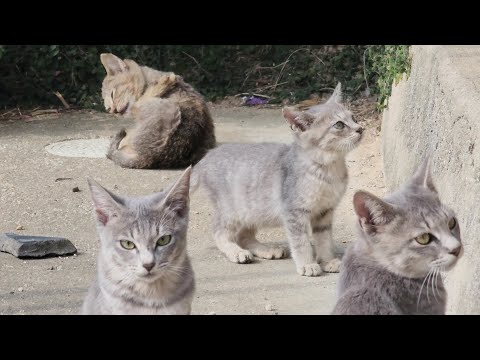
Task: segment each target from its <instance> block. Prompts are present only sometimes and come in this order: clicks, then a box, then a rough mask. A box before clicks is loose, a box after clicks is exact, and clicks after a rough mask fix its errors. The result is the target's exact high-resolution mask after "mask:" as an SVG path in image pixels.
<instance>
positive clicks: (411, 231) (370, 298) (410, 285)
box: [332, 159, 462, 315]
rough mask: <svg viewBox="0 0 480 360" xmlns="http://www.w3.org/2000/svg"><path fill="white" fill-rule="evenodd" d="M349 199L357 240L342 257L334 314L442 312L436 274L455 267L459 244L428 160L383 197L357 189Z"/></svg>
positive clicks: (442, 296)
mask: <svg viewBox="0 0 480 360" xmlns="http://www.w3.org/2000/svg"><path fill="white" fill-rule="evenodd" d="M353 203H354V208H355V212H356V213H357V216H358V218H359V223H358V234H359V235H358V236H359V238H358V240H357V241H355V242H354V243H353V244H352V245H350V247H349V248H348V249H347V252H346V254H345V256H344V259H343V262H342V266H341V270H340V281H339V283H338V300H337V304H336V306H335V309H334V310H333V313H332V314H334V315H402V314H403V315H407V314H409V315H413V314H418V315H419V314H425V315H426V314H430V315H443V314H445V306H446V301H447V294H446V291H445V288H444V286H443V282H442V278H441V277H440V276H439V273H440V271H443V270H450V269H451V268H453V267H454V266H455V264H456V263H457V260H458V259H459V257H460V256H461V251H462V243H461V239H460V227H459V224H458V221H457V219H456V218H455V214H454V212H453V211H452V210H451V209H449V208H448V207H447V206H445V205H443V204H442V203H441V202H440V200H439V197H438V193H437V191H436V189H435V187H434V185H433V182H432V179H431V176H430V172H429V160H428V159H426V160H425V161H424V162H423V163H422V164H421V166H420V167H419V169H418V170H417V172H416V173H415V175H414V176H413V177H412V178H411V179H410V180H409V181H408V182H407V183H406V184H405V185H404V186H403V187H402V188H400V189H399V190H398V191H396V192H394V193H393V194H391V195H389V196H387V197H386V198H385V199H383V200H380V199H379V198H377V197H376V196H374V195H372V194H369V193H367V192H364V191H359V192H357V193H356V194H355V196H354V199H353ZM425 282H426V286H424V285H425ZM430 282H431V287H432V291H431V294H429V284H430Z"/></svg>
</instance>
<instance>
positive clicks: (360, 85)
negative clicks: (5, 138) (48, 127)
mask: <svg viewBox="0 0 480 360" xmlns="http://www.w3.org/2000/svg"><path fill="white" fill-rule="evenodd" d="M103 52H111V53H114V54H115V55H117V56H119V57H121V58H130V59H133V60H135V61H136V62H138V63H139V64H141V65H147V66H150V67H152V68H156V69H159V70H164V71H174V72H175V73H177V74H180V75H182V76H183V77H184V79H185V80H186V81H187V82H189V83H191V84H192V85H193V86H194V87H196V88H197V89H198V90H199V91H200V92H201V93H202V94H203V95H205V97H206V98H207V99H208V100H212V101H213V100H216V99H219V98H223V97H224V96H227V95H236V94H239V93H244V92H245V93H255V94H263V95H267V96H270V97H272V102H281V101H284V100H288V101H289V102H290V103H295V102H298V101H301V100H304V99H307V98H309V97H310V96H311V95H312V94H314V93H316V94H321V93H322V92H330V91H331V90H332V89H333V88H334V87H335V85H336V83H337V82H338V81H341V82H342V85H343V89H344V92H345V93H346V95H347V96H351V97H356V96H358V95H360V94H361V93H362V91H364V90H365V89H367V88H368V89H369V90H371V91H372V92H373V93H375V94H378V95H379V103H380V104H383V103H384V101H385V99H386V98H387V97H388V95H389V91H390V85H391V83H392V81H393V80H395V79H396V78H397V76H398V75H399V74H401V72H404V71H408V68H409V56H408V46H405V45H400V46H398V45H382V46H364V45H361V46H360V45H341V46H340V45H338V46H327V45H222V46H220V45H98V46H92V45H0V106H2V107H13V106H21V107H25V106H45V105H53V106H59V105H60V102H59V99H58V98H57V97H56V96H55V94H54V93H55V92H57V91H58V92H59V93H60V94H62V95H63V97H64V98H65V100H66V101H67V103H69V104H71V105H76V106H79V107H86V108H97V109H101V108H102V107H101V103H102V102H101V98H100V89H101V83H102V79H103V78H104V76H105V70H104V69H103V66H102V64H101V63H100V54H101V53H103ZM389 84H390V85H389Z"/></svg>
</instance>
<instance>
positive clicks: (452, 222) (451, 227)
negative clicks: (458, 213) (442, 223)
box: [448, 218, 457, 230]
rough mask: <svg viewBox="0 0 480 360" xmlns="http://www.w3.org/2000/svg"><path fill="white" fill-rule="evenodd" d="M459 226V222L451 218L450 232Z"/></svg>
mask: <svg viewBox="0 0 480 360" xmlns="http://www.w3.org/2000/svg"><path fill="white" fill-rule="evenodd" d="M455 226H457V220H455V218H451V219H450V221H449V222H448V228H449V229H450V230H453V229H454V228H455Z"/></svg>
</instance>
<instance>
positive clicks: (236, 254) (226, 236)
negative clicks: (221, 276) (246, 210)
mask: <svg viewBox="0 0 480 360" xmlns="http://www.w3.org/2000/svg"><path fill="white" fill-rule="evenodd" d="M236 235H237V229H235V227H233V226H225V225H224V224H222V222H221V221H218V220H217V221H216V222H215V223H214V229H213V237H214V238H215V242H216V244H217V247H218V249H219V250H220V251H221V252H223V253H224V254H225V256H226V257H227V259H228V260H230V261H231V262H234V263H238V264H248V263H251V262H252V261H253V254H252V253H251V252H250V251H249V250H246V249H242V248H241V247H240V246H239V245H238V244H237V236H236Z"/></svg>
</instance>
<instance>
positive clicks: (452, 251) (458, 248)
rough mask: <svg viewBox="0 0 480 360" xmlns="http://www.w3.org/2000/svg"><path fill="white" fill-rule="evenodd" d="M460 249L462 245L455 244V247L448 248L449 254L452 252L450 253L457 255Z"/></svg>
mask: <svg viewBox="0 0 480 360" xmlns="http://www.w3.org/2000/svg"><path fill="white" fill-rule="evenodd" d="M460 250H462V246H461V245H460V246H457V247H456V248H455V249H453V250H450V252H449V254H452V255H455V256H458V254H460Z"/></svg>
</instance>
